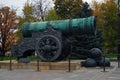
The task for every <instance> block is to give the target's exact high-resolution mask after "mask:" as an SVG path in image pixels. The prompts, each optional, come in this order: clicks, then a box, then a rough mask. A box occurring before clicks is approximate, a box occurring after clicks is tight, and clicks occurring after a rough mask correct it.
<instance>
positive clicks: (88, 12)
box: [73, 2, 93, 18]
mask: <svg viewBox="0 0 120 80" xmlns="http://www.w3.org/2000/svg"><path fill="white" fill-rule="evenodd" d="M92 15H93V10H92V9H91V8H90V6H89V4H88V3H87V2H85V3H83V4H82V8H81V9H80V10H79V11H77V12H76V14H75V15H73V17H74V18H86V17H90V16H92Z"/></svg>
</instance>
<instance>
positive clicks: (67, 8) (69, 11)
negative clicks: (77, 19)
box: [54, 0, 82, 19]
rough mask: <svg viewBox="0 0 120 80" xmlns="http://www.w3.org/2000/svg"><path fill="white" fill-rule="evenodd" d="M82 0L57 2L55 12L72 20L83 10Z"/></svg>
mask: <svg viewBox="0 0 120 80" xmlns="http://www.w3.org/2000/svg"><path fill="white" fill-rule="evenodd" d="M81 5H82V0H55V7H54V8H55V11H56V13H57V14H58V15H59V16H60V17H61V18H62V19H67V18H72V16H73V15H75V13H76V12H77V11H78V10H80V9H81Z"/></svg>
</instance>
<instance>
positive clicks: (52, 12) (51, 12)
mask: <svg viewBox="0 0 120 80" xmlns="http://www.w3.org/2000/svg"><path fill="white" fill-rule="evenodd" d="M60 19H61V18H60V17H59V16H58V15H57V14H56V12H55V10H54V9H51V10H49V12H48V14H47V15H46V16H45V20H46V21H50V20H60Z"/></svg>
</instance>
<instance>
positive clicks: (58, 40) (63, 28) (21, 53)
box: [11, 16, 96, 61]
mask: <svg viewBox="0 0 120 80" xmlns="http://www.w3.org/2000/svg"><path fill="white" fill-rule="evenodd" d="M95 31H96V18H95V17H94V16H91V17H88V18H78V19H67V20H58V21H45V22H30V23H24V24H23V27H22V33H23V39H22V40H21V41H20V42H19V43H18V44H17V45H14V46H13V47H12V49H11V52H12V55H13V56H16V57H27V56H30V55H31V54H32V52H36V53H37V54H38V56H39V57H40V59H41V60H42V61H56V60H62V59H64V58H66V57H67V56H68V55H69V53H70V43H69V42H70V41H69V40H68V38H69V37H70V36H72V35H73V36H74V35H82V34H90V35H94V34H95Z"/></svg>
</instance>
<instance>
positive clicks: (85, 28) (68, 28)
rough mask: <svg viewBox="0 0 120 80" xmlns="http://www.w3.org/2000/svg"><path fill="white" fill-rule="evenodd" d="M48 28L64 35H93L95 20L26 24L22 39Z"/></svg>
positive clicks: (83, 19) (89, 18)
mask: <svg viewBox="0 0 120 80" xmlns="http://www.w3.org/2000/svg"><path fill="white" fill-rule="evenodd" d="M48 26H51V27H52V28H53V29H55V30H58V31H62V32H63V33H65V34H95V30H96V18H95V16H91V17H88V18H77V19H67V20H57V21H45V22H28V23H24V24H23V27H22V33H23V36H24V37H31V36H32V32H42V31H45V30H46V29H47V27H48Z"/></svg>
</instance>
